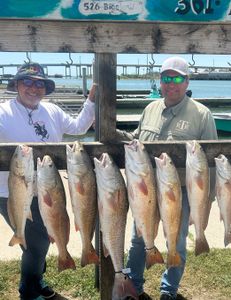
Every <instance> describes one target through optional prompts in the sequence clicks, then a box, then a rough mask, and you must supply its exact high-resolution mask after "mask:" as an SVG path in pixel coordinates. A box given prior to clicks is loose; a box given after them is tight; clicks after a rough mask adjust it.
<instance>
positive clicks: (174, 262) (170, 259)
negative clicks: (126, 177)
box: [167, 252, 181, 269]
mask: <svg viewBox="0 0 231 300" xmlns="http://www.w3.org/2000/svg"><path fill="white" fill-rule="evenodd" d="M180 265H181V258H180V254H179V253H178V252H175V253H174V254H171V253H169V254H168V256H167V268H168V269H169V268H171V267H179V266H180Z"/></svg>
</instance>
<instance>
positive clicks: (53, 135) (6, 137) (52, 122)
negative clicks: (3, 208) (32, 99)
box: [0, 99, 95, 197]
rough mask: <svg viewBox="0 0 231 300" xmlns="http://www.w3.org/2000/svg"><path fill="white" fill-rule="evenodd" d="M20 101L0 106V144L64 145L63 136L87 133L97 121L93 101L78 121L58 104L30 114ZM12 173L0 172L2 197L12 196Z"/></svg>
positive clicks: (42, 103) (88, 104)
mask: <svg viewBox="0 0 231 300" xmlns="http://www.w3.org/2000/svg"><path fill="white" fill-rule="evenodd" d="M30 112H31V110H29V109H26V108H25V107H24V106H23V105H22V104H20V103H19V102H18V101H17V100H16V99H12V100H9V101H7V102H4V103H0V143H15V142H16V143H18V142H19V143H26V142H27V143H33V142H61V141H62V137H63V134H73V135H81V134H85V133H86V132H87V130H88V129H89V127H90V126H91V125H92V123H93V121H94V118H95V105H94V103H93V102H91V101H90V100H87V101H86V102H85V103H84V107H83V110H82V111H81V113H80V114H79V115H78V117H77V118H76V119H74V118H72V117H71V116H69V115H68V114H66V113H65V112H64V111H63V110H62V109H61V108H59V107H58V106H57V105H55V104H53V103H49V102H40V103H39V105H38V108H37V109H35V110H33V111H32V112H31V118H29V115H28V114H29V113H30ZM8 174H9V172H8V171H3V172H0V197H8V182H7V181H8Z"/></svg>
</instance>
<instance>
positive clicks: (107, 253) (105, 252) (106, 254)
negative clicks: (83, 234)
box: [103, 244, 109, 257]
mask: <svg viewBox="0 0 231 300" xmlns="http://www.w3.org/2000/svg"><path fill="white" fill-rule="evenodd" d="M103 255H104V257H108V256H109V251H108V249H107V247H106V246H105V244H103Z"/></svg>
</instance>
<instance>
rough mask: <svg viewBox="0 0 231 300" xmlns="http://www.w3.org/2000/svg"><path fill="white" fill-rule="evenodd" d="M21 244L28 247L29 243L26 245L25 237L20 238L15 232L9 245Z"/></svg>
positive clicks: (25, 247)
mask: <svg viewBox="0 0 231 300" xmlns="http://www.w3.org/2000/svg"><path fill="white" fill-rule="evenodd" d="M17 244H20V245H22V246H23V248H24V249H27V245H26V241H25V239H23V238H19V237H17V236H16V235H15V234H14V235H13V237H12V238H11V240H10V242H9V246H11V247H12V246H14V245H17Z"/></svg>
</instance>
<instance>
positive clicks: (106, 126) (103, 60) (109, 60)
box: [94, 53, 116, 300]
mask: <svg viewBox="0 0 231 300" xmlns="http://www.w3.org/2000/svg"><path fill="white" fill-rule="evenodd" d="M94 73H95V75H94V77H95V78H96V80H97V83H98V84H99V86H98V93H97V94H98V95H97V96H98V97H97V98H98V99H97V100H96V137H97V139H98V140H99V141H100V142H104V143H105V142H107V141H109V140H110V139H111V138H112V135H113V134H114V132H115V128H116V54H106V53H103V54H96V56H95V62H94ZM98 230H99V229H98ZM98 230H97V231H98ZM96 239H99V256H100V267H99V286H100V299H101V300H110V299H111V295H112V286H113V281H114V268H113V265H112V262H111V258H110V257H108V258H105V257H104V255H103V244H102V234H101V233H100V232H97V233H96Z"/></svg>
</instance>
